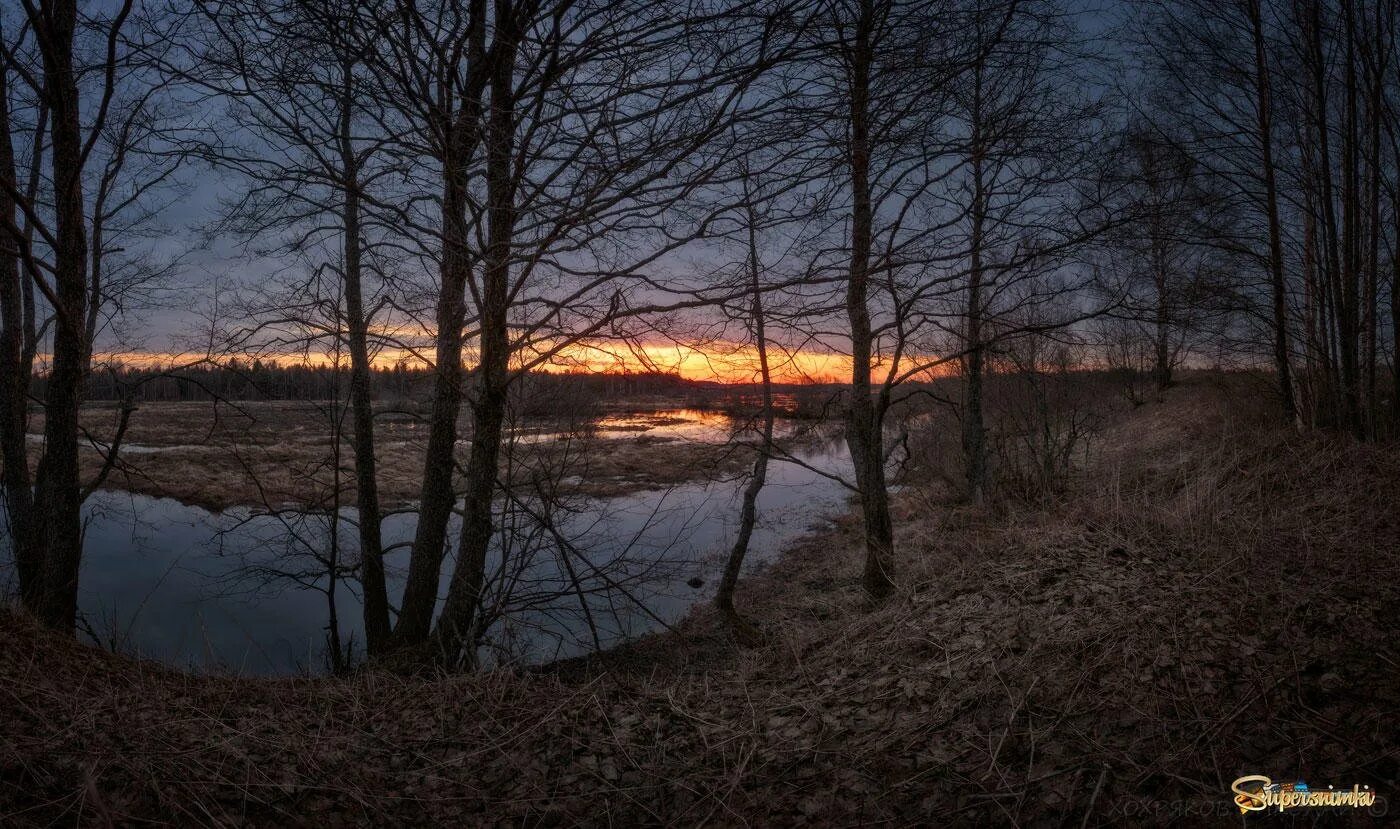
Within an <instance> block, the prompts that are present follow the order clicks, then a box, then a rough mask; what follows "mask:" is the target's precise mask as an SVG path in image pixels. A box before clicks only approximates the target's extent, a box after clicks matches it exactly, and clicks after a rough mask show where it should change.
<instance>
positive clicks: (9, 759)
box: [0, 379, 1400, 826]
mask: <svg viewBox="0 0 1400 829" xmlns="http://www.w3.org/2000/svg"><path fill="white" fill-rule="evenodd" d="M1248 396H1249V395H1247V394H1240V393H1238V392H1234V393H1228V392H1225V391H1223V390H1222V389H1220V388H1218V387H1216V386H1215V385H1213V384H1211V383H1210V382H1207V381H1205V380H1202V379H1197V380H1195V381H1192V382H1189V383H1187V384H1184V385H1183V386H1181V387H1179V388H1176V389H1174V390H1172V392H1171V393H1170V394H1169V396H1168V398H1167V400H1166V401H1165V402H1162V403H1152V404H1148V405H1146V406H1144V407H1142V408H1139V409H1137V410H1136V411H1134V412H1132V413H1130V414H1127V415H1124V416H1123V417H1122V418H1121V419H1120V420H1118V421H1117V422H1116V423H1114V424H1113V425H1112V426H1111V427H1110V428H1109V429H1108V430H1107V431H1106V432H1105V433H1104V434H1103V435H1102V436H1101V438H1100V440H1099V441H1098V442H1097V443H1096V444H1095V447H1096V448H1095V449H1094V451H1093V453H1092V456H1091V457H1090V458H1089V459H1088V460H1087V461H1086V462H1085V463H1084V465H1083V468H1082V469H1081V471H1080V473H1079V474H1078V476H1077V477H1076V480H1075V481H1074V482H1073V484H1072V486H1071V488H1070V491H1069V492H1067V493H1066V494H1065V495H1064V496H1063V497H1062V498H1059V499H1057V500H1055V501H1054V502H1053V503H1049V504H1045V505H1038V506H1019V507H1016V508H1014V509H1012V508H1007V509H1003V510H999V511H997V512H995V513H986V512H976V511H972V510H970V509H968V508H966V507H959V506H956V505H952V504H950V503H948V502H946V501H945V500H943V499H940V498H939V497H937V496H936V495H934V494H933V493H932V491H929V492H924V491H922V490H920V489H918V488H910V489H907V490H906V491H905V492H904V493H903V494H902V495H901V500H900V503H899V507H898V508H899V516H898V518H899V524H898V526H899V538H898V541H899V558H898V564H899V574H898V580H899V582H900V585H901V590H900V592H899V594H898V595H897V596H896V597H895V598H893V599H891V600H890V601H888V602H886V603H884V604H882V605H880V606H879V607H873V608H872V607H870V606H868V604H867V603H866V601H865V600H864V599H863V598H862V597H861V595H860V593H859V592H858V591H857V589H856V588H855V586H854V585H855V584H856V578H857V573H858V567H859V553H858V545H857V541H856V538H855V535H854V527H853V525H852V524H851V523H850V522H849V520H843V521H842V522H839V523H838V524H837V525H836V526H835V527H832V528H829V529H828V530H825V531H823V532H821V533H820V534H818V535H814V536H812V537H811V538H809V539H808V540H807V541H805V542H804V543H802V544H800V545H798V546H797V547H796V548H794V549H793V550H791V551H790V552H789V554H788V555H787V556H786V557H785V558H784V559H783V560H782V561H781V562H780V563H779V564H777V565H775V566H774V567H773V568H771V569H770V570H769V571H768V572H767V573H766V574H765V575H764V576H762V577H759V578H756V579H754V580H752V581H750V582H749V583H747V584H746V585H744V586H743V590H742V593H741V596H740V601H741V604H742V605H743V606H744V607H745V608H746V609H747V612H748V614H749V616H750V618H751V619H752V620H753V621H754V623H755V624H756V625H758V626H759V628H760V629H761V630H762V631H763V632H764V634H765V636H766V639H767V641H766V643H765V644H764V645H762V646H760V647H757V648H750V649H742V648H739V647H737V646H736V645H734V644H733V643H732V642H731V641H730V639H729V638H728V637H727V636H726V635H725V634H724V633H723V632H722V630H721V629H720V628H719V627H718V626H717V625H716V623H715V621H714V619H713V618H712V617H711V616H710V615H709V614H707V613H699V614H696V615H695V616H693V617H692V618H691V619H690V620H689V621H688V622H687V623H686V624H685V626H684V628H683V634H684V635H683V636H675V635H669V634H668V635H665V636H658V637H653V638H650V639H647V640H643V641H642V642H639V643H638V644H636V645H635V646H633V647H630V648H628V649H625V650H623V651H618V652H614V653H612V654H609V655H607V656H605V657H602V658H599V659H596V660H593V661H591V662H587V663H582V664H572V665H567V666H559V667H557V668H555V669H552V670H549V671H544V672H537V673H532V674H513V673H505V672H500V673H495V674H488V675H483V676H471V677H453V678H443V679H425V678H405V677H400V676H395V675H391V674H385V673H377V672H365V673H363V674H361V675H359V676H356V677H353V678H351V679H316V680H273V681H267V680H257V681H251V680H240V679H233V678H192V677H188V676H184V675H181V674H178V673H173V672H171V671H168V670H165V669H162V668H160V667H157V666H155V665H151V664H148V663H140V662H134V661H130V660H127V659H124V658H120V657H116V656H110V655H106V654H102V653H99V652H97V651H94V650H91V649H89V648H87V647H83V646H80V645H78V644H75V643H73V642H67V641H60V640H56V639H54V638H52V637H50V636H48V635H46V634H44V633H42V632H39V631H37V630H36V629H35V628H34V627H33V626H32V625H31V624H30V623H29V622H28V621H27V620H25V619H23V618H20V617H17V616H16V615H14V614H12V613H0V642H3V647H0V824H15V825H55V824H58V825H66V824H72V823H92V824H101V823H107V822H115V823H119V824H122V823H131V824H136V823H142V824H144V823H145V822H147V821H150V822H155V823H170V824H180V825H216V824H217V825H244V824H251V825H266V826H274V825H278V826H280V825H287V824H298V825H317V826H322V825H328V826H334V825H348V824H354V825H363V824H378V825H385V824H387V825H422V824H426V823H448V824H454V825H471V826H478V825H493V824H502V825H518V824H521V823H540V824H549V825H572V824H580V823H581V824H588V825H608V824H636V823H665V824H682V825H693V824H697V823H706V822H708V823H714V824H721V825H746V824H751V825H773V824H797V823H804V822H805V823H813V822H816V823H825V824H833V823H834V824H857V823H859V824H872V823H882V824H893V825H908V824H931V825H969V826H971V825H987V824H993V825H1012V824H1019V825H1031V826H1081V825H1104V824H1113V825H1123V826H1141V825H1160V824H1168V823H1172V824H1179V825H1227V826H1228V825H1235V826H1239V825H1241V817H1240V815H1239V813H1238V811H1237V810H1235V809H1234V808H1233V806H1231V804H1230V791H1229V789H1230V784H1231V782H1232V781H1233V780H1234V779H1235V778H1237V777H1239V776H1241V775H1244V774H1265V775H1269V776H1271V777H1272V778H1273V779H1275V780H1280V781H1293V780H1297V779H1304V780H1306V781H1308V782H1309V783H1310V784H1312V785H1313V786H1314V788H1316V787H1318V786H1319V785H1320V786H1322V787H1325V786H1326V785H1327V784H1335V785H1336V786H1338V788H1343V787H1345V788H1350V787H1351V786H1352V784H1366V785H1369V786H1371V787H1372V788H1373V789H1377V790H1379V792H1380V793H1381V796H1382V800H1381V801H1380V802H1379V803H1378V805H1377V810H1378V811H1379V810H1383V809H1390V811H1391V812H1392V813H1400V801H1396V800H1395V798H1396V796H1397V795H1400V779H1397V778H1400V637H1398V636H1397V635H1396V632H1397V630H1400V580H1397V563H1398V562H1400V510H1397V504H1400V451H1397V448H1396V447H1395V446H1393V445H1390V446H1354V445H1350V444H1346V443H1343V442H1340V441H1333V440H1330V439H1327V438H1322V437H1316V436H1298V435H1294V434H1291V433H1288V432H1286V431H1280V430H1277V429H1274V428H1272V427H1269V426H1267V425H1266V422H1265V421H1264V419H1263V418H1262V417H1261V416H1260V415H1259V414H1257V409H1258V405H1257V404H1246V403H1245V402H1243V401H1244V400H1245V399H1246V398H1248ZM1365 812H1366V810H1360V811H1359V812H1349V813H1347V814H1346V815H1344V816H1337V815H1328V816H1325V819H1324V822H1328V823H1332V822H1342V823H1353V824H1355V825H1372V824H1373V823H1374V822H1375V821H1376V817H1375V816H1372V815H1369V814H1366V813H1365ZM1294 814H1296V815H1297V817H1292V818H1291V817H1290V816H1291V815H1294ZM1319 817H1320V816H1318V815H1316V814H1307V813H1302V812H1299V813H1288V814H1285V815H1282V816H1280V815H1276V814H1275V815H1268V816H1266V815H1263V814H1260V813H1255V814H1251V815H1250V816H1248V818H1247V819H1245V821H1246V824H1264V823H1268V824H1270V825H1273V824H1290V825H1291V824H1295V823H1297V824H1306V825H1313V824H1314V823H1315V822H1317V821H1318V819H1319Z"/></svg>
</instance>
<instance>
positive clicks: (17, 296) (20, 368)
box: [0, 67, 42, 607]
mask: <svg viewBox="0 0 1400 829" xmlns="http://www.w3.org/2000/svg"><path fill="white" fill-rule="evenodd" d="M8 75H9V71H8V69H6V68H4V67H0V177H2V178H3V183H0V217H3V219H2V220H0V221H3V222H4V225H5V226H4V227H3V228H0V464H3V465H4V477H3V483H4V493H5V506H6V510H5V514H6V517H7V519H8V523H9V530H10V540H11V545H12V546H13V550H14V552H13V555H14V559H15V571H16V575H17V576H18V578H19V587H20V593H21V596H22V597H23V600H24V602H25V604H26V605H29V606H31V607H33V606H35V605H36V604H37V602H38V592H37V591H38V588H39V573H40V564H41V562H42V553H41V551H39V550H38V549H36V547H35V543H34V541H35V539H34V537H33V534H32V532H31V527H32V515H33V509H34V503H33V500H34V493H33V490H31V489H30V486H31V482H30V475H29V456H28V444H27V440H28V439H27V437H26V435H25V432H26V430H27V429H28V425H29V417H28V400H27V398H28V395H29V378H30V373H29V371H30V370H29V367H28V366H26V365H25V360H24V352H25V319H24V289H23V287H22V285H21V281H20V280H21V279H22V278H23V279H27V278H28V277H27V276H23V277H22V276H21V268H20V256H19V246H20V239H19V237H18V234H17V233H15V232H14V231H16V230H18V226H17V225H14V224H13V222H14V216H15V200H14V197H13V196H12V195H11V193H12V192H13V188H14V187H15V185H16V176H15V156H14V146H13V144H12V143H11V140H10V113H9V90H8V88H7V87H8V83H7V81H8V80H9V78H8Z"/></svg>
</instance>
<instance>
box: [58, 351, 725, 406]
mask: <svg viewBox="0 0 1400 829" xmlns="http://www.w3.org/2000/svg"><path fill="white" fill-rule="evenodd" d="M372 376H373V380H372V383H373V387H374V395H375V397H376V398H378V399H381V400H388V401H411V400H416V399H425V400H426V399H428V398H430V397H431V395H432V383H433V371H432V369H429V368H426V367H422V366H410V365H408V364H405V363H398V364H396V365H394V366H392V367H379V368H375V369H374V370H373V375H372ZM46 380H47V378H46V377H43V376H40V377H37V378H35V380H34V386H33V389H32V393H33V394H34V395H35V396H37V397H41V398H42V397H43V395H44V384H45V382H46ZM349 381H350V376H349V370H348V368H340V369H336V368H334V367H332V366H321V365H308V364H305V363H293V362H287V363H280V362H277V361H272V360H252V361H246V360H228V361H227V362H224V363H220V364H213V363H207V364H200V365H196V366H186V367H160V366H153V367H135V366H128V365H121V364H118V365H113V366H106V367H104V368H102V369H99V370H97V371H94V372H93V374H92V375H91V377H89V379H88V385H87V389H86V394H85V398H86V399H88V400H96V401H116V400H124V399H131V400H135V401H141V402H158V401H209V400H330V399H333V398H337V397H341V398H343V397H345V396H346V394H347V390H348V387H349ZM471 382H472V374H471V373H470V372H468V373H467V383H468V384H470V383H471ZM521 385H523V386H524V392H525V396H526V397H527V398H531V399H534V398H546V399H547V398H557V397H558V396H560V395H567V396H568V397H571V398H574V399H580V398H582V399H589V400H609V399H619V398H629V397H650V396H667V397H677V396H682V397H684V396H688V395H693V394H704V393H705V392H706V391H707V390H710V389H714V388H716V387H717V384H715V383H706V382H699V381H692V380H686V379H685V378H682V377H681V376H679V375H676V374H665V373H661V372H652V373H638V374H582V373H579V374H562V373H560V374H556V373H533V374H531V375H530V377H529V379H528V382H527V383H524V384H521Z"/></svg>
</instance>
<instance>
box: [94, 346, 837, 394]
mask: <svg viewBox="0 0 1400 829" xmlns="http://www.w3.org/2000/svg"><path fill="white" fill-rule="evenodd" d="M768 352H769V353H768V362H769V370H770V374H771V375H772V378H773V382H775V383H784V384H801V383H844V382H849V380H850V377H851V358H850V356H849V355H845V354H838V353H834V352H826V351H816V350H810V349H797V350H788V349H784V348H781V347H778V346H770V347H769V349H768ZM419 353H422V352H419ZM419 353H415V352H414V351H412V350H410V349H404V348H396V349H383V350H381V351H379V352H377V353H376V354H375V355H374V358H373V361H374V365H375V366H376V367H377V368H381V369H383V368H392V367H393V366H395V365H398V364H400V363H404V364H406V365H409V366H412V367H419V366H425V365H427V361H426V360H425V359H423V358H422V357H420V356H419ZM428 353H431V352H428ZM235 359H236V360H238V361H240V362H243V363H247V362H250V361H252V360H254V359H260V360H263V361H264V362H276V363H279V364H283V365H285V364H288V363H293V364H295V363H301V364H305V365H317V366H326V365H330V364H332V363H333V362H334V360H335V357H333V356H332V355H330V354H327V353H311V354H306V353H292V352H280V353H279V352H272V351H269V352H265V353H247V354H228V355H216V356H212V357H205V356H203V355H200V354H198V353H193V352H183V353H181V352H160V351H108V352H100V353H97V354H94V355H93V361H94V362H95V363H101V362H107V363H120V364H123V365H126V366H129V367H133V368H153V367H170V368H179V367H186V366H194V365H198V364H208V363H211V362H217V363H219V364H227V363H228V362H229V361H230V360H235ZM340 359H341V361H342V364H344V363H346V362H348V360H349V357H348V355H344V354H342V355H341V356H340ZM467 359H468V362H469V364H470V361H471V356H470V355H468V358H467ZM527 361H533V357H532V355H530V353H529V352H521V353H518V354H517V355H516V360H515V365H516V366H517V367H518V366H521V365H524V364H525V363H526V362H527ZM533 370H535V371H546V372H552V373H579V374H641V373H652V372H655V373H661V374H675V375H678V376H680V377H681V378H682V379H685V380H691V381H701V382H705V381H708V382H719V383H733V384H744V383H757V382H759V381H760V380H762V377H761V374H760V371H759V360H758V349H757V348H756V347H755V346H753V345H752V344H746V343H706V344H704V345H703V346H702V345H685V344H681V343H644V344H628V343H618V342H611V341H608V342H580V343H572V344H569V345H567V346H564V347H563V348H561V349H560V350H559V351H558V352H557V353H555V354H553V355H552V356H551V357H550V359H549V360H548V361H547V362H543V363H540V364H539V365H536V366H534V367H533Z"/></svg>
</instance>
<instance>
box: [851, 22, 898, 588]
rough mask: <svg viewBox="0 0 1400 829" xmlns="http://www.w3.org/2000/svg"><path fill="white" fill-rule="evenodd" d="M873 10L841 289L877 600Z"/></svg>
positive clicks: (861, 67) (857, 81) (888, 528)
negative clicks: (873, 388) (871, 292)
mask: <svg viewBox="0 0 1400 829" xmlns="http://www.w3.org/2000/svg"><path fill="white" fill-rule="evenodd" d="M873 18H874V9H873V8H872V7H871V3H870V2H869V0H866V2H863V3H862V4H861V12H860V19H859V21H858V22H857V24H856V36H855V43H854V45H853V51H852V54H851V64H852V66H851V72H852V77H851V89H850V96H851V100H850V106H851V112H850V117H851V124H850V126H851V138H850V149H849V164H850V167H851V196H852V202H853V204H852V210H851V263H850V274H849V279H848V282H847V287H846V316H847V318H848V320H849V322H850V327H851V391H850V400H849V402H848V405H847V408H846V445H847V447H849V449H850V452H851V464H852V466H853V467H854V470H855V477H856V486H857V487H858V488H859V490H860V503H861V512H862V514H863V516H864V524H865V573H864V577H863V582H864V585H865V589H866V591H867V592H868V593H869V594H870V595H871V596H872V597H873V598H876V599H880V598H883V597H885V596H887V595H889V594H890V593H891V592H892V591H893V590H894V582H893V581H892V580H891V576H892V574H893V571H892V563H891V561H890V559H891V557H892V555H893V552H894V527H893V525H892V523H891V521H890V507H889V492H888V490H887V489H886V486H885V453H884V446H883V433H882V429H881V425H882V424H881V420H882V418H881V417H880V416H879V413H878V412H877V410H876V407H875V403H874V401H873V400H871V397H870V394H871V386H870V373H871V366H870V361H871V357H872V353H871V352H872V348H873V343H874V338H873V335H872V333H871V324H870V308H869V306H868V305H867V302H868V294H869V283H870V251H871V245H872V242H873V233H874V230H873V228H874V215H873V207H872V205H871V196H870V124H869V117H870V113H869V107H870V70H871V64H872V49H873V47H872V45H871V42H870V32H871V27H872V25H873V22H874V20H873Z"/></svg>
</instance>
